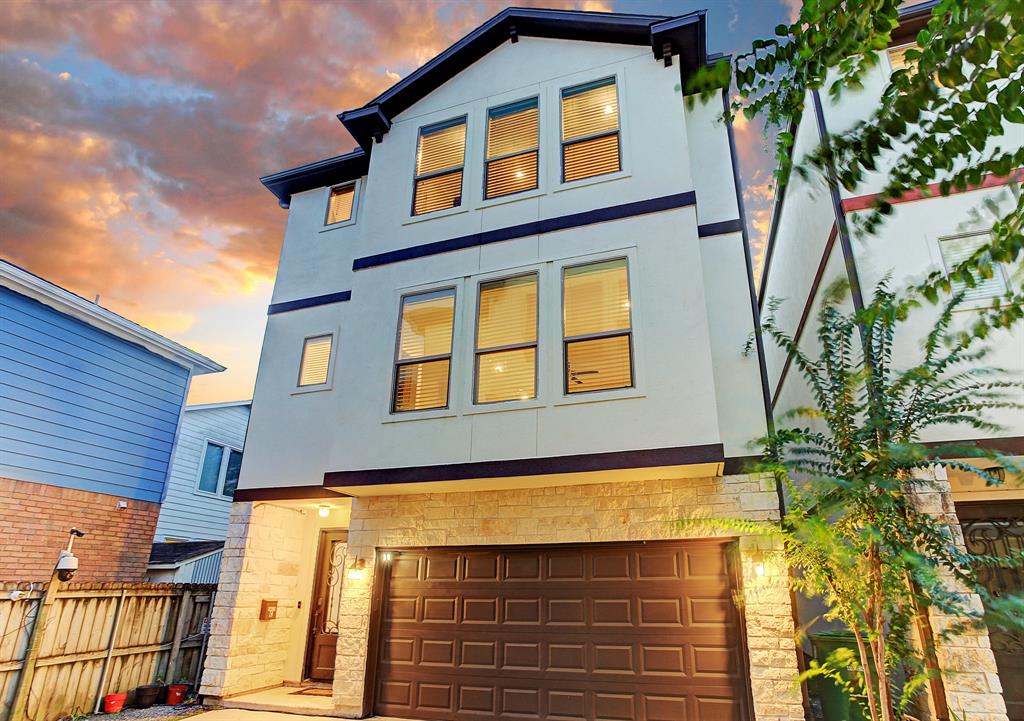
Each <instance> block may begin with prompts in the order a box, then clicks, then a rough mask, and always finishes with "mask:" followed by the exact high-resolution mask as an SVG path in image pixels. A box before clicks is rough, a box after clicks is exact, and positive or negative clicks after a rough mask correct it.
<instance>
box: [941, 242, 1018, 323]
mask: <svg viewBox="0 0 1024 721" xmlns="http://www.w3.org/2000/svg"><path fill="white" fill-rule="evenodd" d="M975 235H987V236H989V238H991V237H992V230H991V229H986V230H966V231H963V232H961V233H950V234H948V235H940V236H937V237H936V238H935V252H936V253H937V254H938V258H939V265H940V266H941V267H942V274H943V275H944V276H945V277H946V278H949V274H950V272H951V271H952V269H951V268H950V267H949V264H948V263H947V262H946V256H945V254H944V253H943V252H942V243H943V241H946V240H958V239H959V238H970V237H971V236H975ZM992 273H993V274H999V275H1000V276H1001V277H1002V280H1003V293H1005V292H1006V290H1007V289H1009V287H1010V274H1009V272H1008V269H1007V268H1006V264H1005V263H1001V262H999V261H992ZM949 280H950V282H953V279H952V278H949ZM954 292H955V291H954ZM1000 295H1002V293H999V294H995V295H986V296H983V297H981V298H965V299H964V302H963V303H962V304H961V305H960V307H958V308H957V311H969V310H977V309H979V308H987V307H988V306H989V305H991V302H992V299H993V298H998V297H999V296H1000Z"/></svg>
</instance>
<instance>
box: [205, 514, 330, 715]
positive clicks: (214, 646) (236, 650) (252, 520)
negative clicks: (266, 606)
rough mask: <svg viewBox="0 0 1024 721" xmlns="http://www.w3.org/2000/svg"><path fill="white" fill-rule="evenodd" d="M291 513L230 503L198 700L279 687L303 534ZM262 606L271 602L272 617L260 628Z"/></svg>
mask: <svg viewBox="0 0 1024 721" xmlns="http://www.w3.org/2000/svg"><path fill="white" fill-rule="evenodd" d="M303 525H304V518H303V516H302V514H301V511H299V510H297V509H291V508H285V507H282V506H275V505H272V504H269V503H233V504H232V505H231V519H230V522H229V525H228V532H227V538H226V540H225V542H224V559H223V561H221V570H220V581H219V583H218V586H217V601H216V604H215V605H214V609H213V615H212V620H211V623H210V639H209V643H208V645H207V655H206V664H205V666H204V671H203V679H202V687H201V693H203V694H205V695H207V696H220V697H223V696H232V695H235V694H239V693H244V692H245V691H251V690H254V689H258V688H266V687H268V686H276V685H278V684H280V683H281V682H282V681H283V680H284V667H285V661H286V659H287V655H288V640H289V636H290V634H291V633H302V632H303V631H302V630H301V629H295V628H292V626H293V624H292V618H293V617H294V616H295V615H296V607H297V604H296V603H295V600H296V599H297V598H298V592H299V589H298V587H297V583H298V576H299V569H300V564H301V563H302V562H306V563H309V562H310V559H303V558H302V528H303ZM263 599H271V600H276V601H277V602H278V607H277V618H276V619H275V620H272V621H260V620H259V616H260V603H261V601H262V600H263Z"/></svg>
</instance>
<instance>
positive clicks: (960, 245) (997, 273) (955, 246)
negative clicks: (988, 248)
mask: <svg viewBox="0 0 1024 721" xmlns="http://www.w3.org/2000/svg"><path fill="white" fill-rule="evenodd" d="M990 241H991V236H989V234H988V233H976V234H974V235H960V236H956V237H951V238H940V239H939V250H940V251H941V253H942V262H943V264H945V266H946V273H951V272H952V271H953V269H954V268H956V267H957V265H959V264H960V263H962V262H964V261H965V260H967V259H968V258H970V257H971V256H972V255H974V254H975V253H976V252H978V249H979V248H981V247H982V246H985V245H988V243H989V242H990ZM974 280H975V283H974V287H973V288H971V287H968V285H967V284H966V283H965V282H964V281H962V280H952V279H951V283H950V284H951V285H952V288H953V292H954V293H959V292H960V291H964V300H980V299H982V298H995V297H996V296H1000V295H1002V294H1003V293H1005V292H1006V276H1005V275H1004V274H1003V268H1002V266H1001V265H999V264H998V263H996V264H994V267H993V268H992V277H991V278H982V277H981V276H980V275H978V274H977V273H975V278H974Z"/></svg>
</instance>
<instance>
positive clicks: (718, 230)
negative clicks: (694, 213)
mask: <svg viewBox="0 0 1024 721" xmlns="http://www.w3.org/2000/svg"><path fill="white" fill-rule="evenodd" d="M741 212H742V211H741ZM742 232H743V221H742V220H740V219H739V218H736V219H735V220H722V221H719V222H717V223H705V224H704V225H698V226H697V236H698V237H700V238H707V237H709V236H712V235H725V234H726V233H742Z"/></svg>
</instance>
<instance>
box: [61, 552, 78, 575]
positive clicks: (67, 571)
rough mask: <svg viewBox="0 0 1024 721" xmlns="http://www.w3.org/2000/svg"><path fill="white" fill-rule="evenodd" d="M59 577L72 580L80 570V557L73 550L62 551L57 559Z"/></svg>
mask: <svg viewBox="0 0 1024 721" xmlns="http://www.w3.org/2000/svg"><path fill="white" fill-rule="evenodd" d="M55 570H56V571H57V578H59V579H60V580H61V581H70V580H71V579H72V578H74V576H75V571H77V570H78V559H77V558H76V557H75V554H73V553H72V552H71V551H61V552H60V557H59V558H58V559H57V566H56V568H55Z"/></svg>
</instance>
